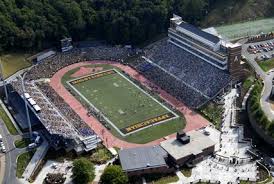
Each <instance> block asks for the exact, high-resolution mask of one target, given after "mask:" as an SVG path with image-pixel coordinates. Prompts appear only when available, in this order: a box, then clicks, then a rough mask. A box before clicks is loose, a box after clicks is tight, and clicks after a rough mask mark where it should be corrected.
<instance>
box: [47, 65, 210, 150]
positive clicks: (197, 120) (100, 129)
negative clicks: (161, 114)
mask: <svg viewBox="0 0 274 184" xmlns="http://www.w3.org/2000/svg"><path fill="white" fill-rule="evenodd" d="M90 64H109V65H112V66H115V67H118V68H120V69H121V70H123V71H125V72H126V73H127V74H129V75H130V76H131V77H132V78H134V79H136V80H138V81H140V83H141V84H142V85H145V86H147V87H148V88H149V89H151V88H150V86H154V87H157V86H156V85H155V84H153V83H152V82H150V81H149V80H148V79H146V78H145V77H144V76H142V75H141V74H139V73H138V72H137V71H135V70H134V69H132V68H131V67H129V66H125V65H122V64H119V63H115V62H111V61H99V60H98V61H88V62H81V63H75V64H73V65H70V66H67V67H65V68H62V69H61V70H59V71H58V72H56V73H55V74H54V76H53V77H52V78H51V81H50V86H51V87H52V88H53V89H54V90H55V91H56V92H57V94H58V95H60V96H61V97H62V98H63V99H64V100H65V102H66V103H67V104H69V106H70V107H71V108H72V109H73V110H74V111H75V112H76V113H77V114H78V115H79V116H80V117H81V119H82V120H83V121H84V122H86V123H87V124H88V125H89V126H90V127H91V128H92V129H93V130H94V131H95V133H96V134H97V135H98V136H99V137H100V138H101V139H102V140H103V144H104V145H105V146H107V147H119V148H132V147H138V146H146V145H158V144H160V142H161V141H163V140H165V139H164V138H161V139H158V140H155V141H152V142H149V143H146V144H135V143H130V142H126V141H124V140H121V139H119V138H117V137H115V136H113V135H112V134H111V132H109V131H108V130H107V129H106V128H105V127H104V126H103V125H102V124H101V123H100V122H99V121H98V120H97V119H96V118H94V117H92V116H88V115H87V110H86V109H85V108H84V107H83V105H82V104H81V103H80V102H79V101H78V100H77V99H76V98H75V97H74V96H72V95H71V94H70V93H69V92H68V91H67V90H66V88H65V87H64V86H63V84H62V82H61V79H62V77H63V76H64V75H65V74H66V73H67V72H68V71H70V70H72V69H74V68H78V67H81V66H85V65H90ZM157 91H158V92H159V94H160V97H161V98H162V99H164V100H165V101H167V102H168V103H169V104H171V105H172V106H173V107H175V108H176V109H177V110H178V111H180V112H181V113H182V114H183V115H184V117H185V119H186V127H185V129H184V130H185V131H186V132H187V131H190V130H196V129H199V128H202V127H205V126H207V125H208V124H209V122H208V121H207V120H206V119H205V118H203V117H202V116H201V115H199V114H198V113H196V112H194V111H192V110H191V109H189V108H188V107H187V106H185V105H184V104H183V103H182V102H180V101H178V100H177V99H175V98H174V97H173V96H171V95H169V94H168V93H167V92H165V91H164V90H161V89H160V88H158V90H157ZM168 137H175V133H174V134H171V135H169V136H168Z"/></svg>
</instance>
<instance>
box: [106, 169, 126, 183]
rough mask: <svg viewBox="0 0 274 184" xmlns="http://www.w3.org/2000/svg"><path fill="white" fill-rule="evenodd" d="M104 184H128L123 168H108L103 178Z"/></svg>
mask: <svg viewBox="0 0 274 184" xmlns="http://www.w3.org/2000/svg"><path fill="white" fill-rule="evenodd" d="M101 182H102V184H110V183H111V184H126V183H128V177H127V176H126V175H125V173H123V171H122V168H121V167H120V166H117V165H111V166H108V167H107V168H106V169H105V171H104V173H103V174H102V176H101Z"/></svg>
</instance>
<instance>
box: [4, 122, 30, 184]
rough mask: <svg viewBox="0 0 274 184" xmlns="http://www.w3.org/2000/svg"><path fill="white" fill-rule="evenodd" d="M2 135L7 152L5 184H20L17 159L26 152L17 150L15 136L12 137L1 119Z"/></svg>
mask: <svg viewBox="0 0 274 184" xmlns="http://www.w3.org/2000/svg"><path fill="white" fill-rule="evenodd" d="M0 133H1V135H2V136H3V143H4V144H5V147H6V150H7V152H6V154H5V175H4V179H3V184H11V183H12V184H19V183H20V182H19V181H18V180H17V178H16V158H17V156H18V155H19V154H21V153H22V152H24V151H25V150H24V149H16V148H15V147H14V144H13V143H14V136H12V135H10V133H9V132H8V130H7V128H6V126H5V124H4V122H3V121H2V119H0Z"/></svg>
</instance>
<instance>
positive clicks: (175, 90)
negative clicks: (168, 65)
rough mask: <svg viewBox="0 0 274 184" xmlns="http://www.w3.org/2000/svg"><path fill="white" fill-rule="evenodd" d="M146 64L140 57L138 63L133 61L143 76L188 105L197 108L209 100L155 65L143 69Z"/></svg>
mask: <svg viewBox="0 0 274 184" xmlns="http://www.w3.org/2000/svg"><path fill="white" fill-rule="evenodd" d="M147 64H148V62H147V61H145V60H144V59H140V60H139V61H138V64H137V62H136V63H135V67H136V69H137V70H139V71H140V72H141V73H142V74H143V75H144V76H145V77H147V78H148V79H150V80H152V81H153V82H154V83H155V84H156V85H158V86H159V87H161V88H162V89H164V90H165V91H167V92H168V93H170V94H171V95H173V96H174V97H176V98H177V99H178V100H180V101H183V102H184V103H185V104H186V105H188V106H189V107H192V108H198V107H199V106H201V105H202V104H204V103H205V102H207V101H208V100H209V99H208V98H207V97H205V96H204V95H202V94H201V93H199V92H197V91H195V90H193V89H191V88H190V87H189V86H187V85H185V84H184V83H182V81H181V80H178V79H176V78H174V77H173V76H171V75H170V74H168V73H165V72H164V71H163V70H161V69H160V68H158V67H156V66H153V65H151V67H150V69H149V70H143V69H144V66H148V65H147Z"/></svg>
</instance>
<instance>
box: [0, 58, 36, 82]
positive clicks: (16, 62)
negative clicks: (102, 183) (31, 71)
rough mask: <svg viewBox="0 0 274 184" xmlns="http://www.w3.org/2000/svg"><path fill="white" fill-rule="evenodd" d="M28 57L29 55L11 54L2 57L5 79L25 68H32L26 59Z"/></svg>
mask: <svg viewBox="0 0 274 184" xmlns="http://www.w3.org/2000/svg"><path fill="white" fill-rule="evenodd" d="M28 56H29V55H28V54H20V53H10V54H5V55H2V56H0V57H1V60H2V64H3V73H4V78H7V77H9V76H11V75H12V74H14V73H16V72H17V71H19V70H21V69H23V68H26V67H29V66H31V63H30V62H28V61H27V60H26V59H25V58H26V57H28Z"/></svg>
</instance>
